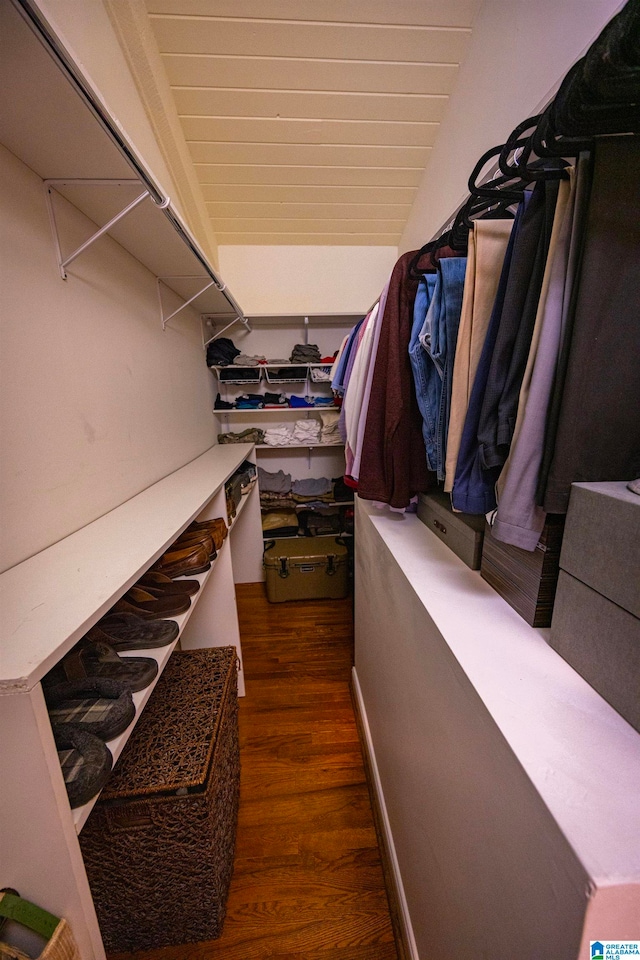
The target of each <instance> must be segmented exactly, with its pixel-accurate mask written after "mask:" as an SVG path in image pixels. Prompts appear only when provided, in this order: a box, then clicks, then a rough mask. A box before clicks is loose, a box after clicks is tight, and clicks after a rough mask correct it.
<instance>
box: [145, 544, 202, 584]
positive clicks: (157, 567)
mask: <svg viewBox="0 0 640 960" xmlns="http://www.w3.org/2000/svg"><path fill="white" fill-rule="evenodd" d="M151 569H152V570H154V571H158V572H159V573H164V575H165V576H166V577H171V579H172V580H173V578H174V577H185V576H188V575H189V574H191V575H192V576H193V574H195V573H206V572H207V570H210V569H211V562H210V560H209V554H208V552H207V551H206V550H205V548H204V547H202V546H197V547H186V548H184V549H182V550H167V551H166V553H163V554H162V556H161V557H160V559H159V560H156V562H155V563H154V565H153V567H152V568H151Z"/></svg>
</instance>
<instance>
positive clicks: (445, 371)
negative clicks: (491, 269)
mask: <svg viewBox="0 0 640 960" xmlns="http://www.w3.org/2000/svg"><path fill="white" fill-rule="evenodd" d="M466 266H467V260H466V257H450V258H448V259H446V260H442V261H441V262H439V263H438V272H437V274H436V283H435V286H434V289H433V296H432V297H431V303H430V304H429V309H428V310H427V314H426V317H425V321H424V326H423V328H422V331H421V332H420V334H419V340H420V343H421V345H422V348H423V350H424V352H425V354H426V358H427V363H426V368H425V371H424V373H425V376H426V396H425V398H424V401H425V402H424V408H425V409H426V411H427V419H426V420H425V422H424V426H425V427H426V431H425V433H424V436H425V446H426V457H427V465H428V466H429V468H430V469H431V470H434V471H435V472H436V476H437V478H438V480H444V476H445V456H446V443H447V434H448V431H449V411H450V409H451V380H452V377H453V364H454V357H455V350H456V340H457V338H458V326H459V323H460V312H461V310H462V294H463V290H464V275H465V270H466Z"/></svg>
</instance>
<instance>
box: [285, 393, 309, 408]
mask: <svg viewBox="0 0 640 960" xmlns="http://www.w3.org/2000/svg"><path fill="white" fill-rule="evenodd" d="M314 399H315V398H314V397H296V396H295V395H292V396H290V397H289V406H290V407H312V406H313V405H314Z"/></svg>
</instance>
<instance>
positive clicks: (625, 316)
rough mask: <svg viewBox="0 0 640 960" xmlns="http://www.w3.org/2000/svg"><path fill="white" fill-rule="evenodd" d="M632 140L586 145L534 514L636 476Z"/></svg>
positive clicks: (638, 426) (639, 349)
mask: <svg viewBox="0 0 640 960" xmlns="http://www.w3.org/2000/svg"><path fill="white" fill-rule="evenodd" d="M639 184H640V138H639V137H607V138H604V139H602V140H598V141H596V148H595V157H594V172H593V184H592V187H591V196H590V200H589V213H588V219H587V228H586V236H585V244H584V254H583V259H582V270H581V274H580V285H579V291H578V298H577V304H576V314H575V319H574V325H573V333H572V337H571V344H570V353H569V362H568V367H567V376H566V381H565V384H564V391H563V395H562V406H561V409H560V418H559V423H558V433H557V437H556V443H555V450H554V454H553V462H552V464H551V470H550V473H549V477H548V481H547V489H546V493H545V497H544V504H543V505H544V509H545V510H546V511H547V512H548V513H565V512H566V509H567V505H568V502H569V493H570V489H571V484H572V483H575V482H579V481H601V480H629V479H632V478H633V477H637V476H640V413H639V411H640V187H639Z"/></svg>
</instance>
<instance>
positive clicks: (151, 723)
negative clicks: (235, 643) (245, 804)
mask: <svg viewBox="0 0 640 960" xmlns="http://www.w3.org/2000/svg"><path fill="white" fill-rule="evenodd" d="M237 711H238V706H237V672H236V651H235V648H234V647H221V648H216V649H205V650H190V651H177V652H174V653H173V655H172V657H171V659H170V660H169V663H168V664H167V667H166V669H165V671H164V673H163V675H162V677H161V678H160V680H159V682H158V685H157V687H156V689H155V690H154V692H153V695H152V696H151V698H150V700H149V703H148V705H147V707H146V709H145V711H144V713H143V715H142V717H141V718H140V722H139V723H138V725H137V727H136V729H135V731H134V733H133V735H132V737H131V739H130V740H129V743H128V744H127V746H126V748H125V750H124V751H123V754H122V757H121V758H120V760H119V761H118V764H117V766H116V768H115V770H114V771H113V774H112V776H111V779H110V780H109V783H108V784H107V786H106V787H105V789H104V790H103V792H102V795H101V798H100V801H99V802H98V803H97V804H96V807H95V809H94V811H93V813H92V814H91V816H90V818H89V820H88V821H87V824H86V826H85V828H84V830H83V831H82V833H81V835H80V845H81V847H82V852H83V856H84V861H85V865H86V868H87V875H88V877H89V883H90V885H91V890H92V893H93V898H94V902H95V906H96V912H97V914H98V920H99V923H100V928H101V931H102V936H103V939H104V943H105V947H106V949H107V952H117V951H126V950H137V949H142V948H148V947H159V946H165V945H166V946H168V945H174V944H182V943H193V942H197V941H202V940H212V939H215V938H216V937H219V936H220V934H221V932H222V925H223V922H224V916H225V906H226V900H227V894H228V891H229V884H230V881H231V874H232V871H233V853H234V845H235V833H236V823H237V814H238V797H239V782H240V760H239V748H238V720H237Z"/></svg>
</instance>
